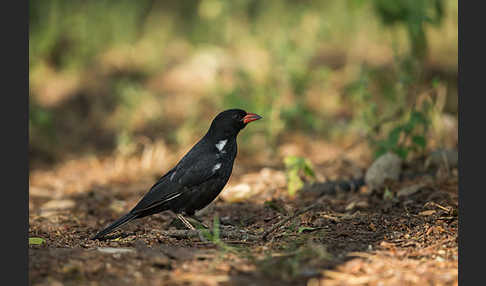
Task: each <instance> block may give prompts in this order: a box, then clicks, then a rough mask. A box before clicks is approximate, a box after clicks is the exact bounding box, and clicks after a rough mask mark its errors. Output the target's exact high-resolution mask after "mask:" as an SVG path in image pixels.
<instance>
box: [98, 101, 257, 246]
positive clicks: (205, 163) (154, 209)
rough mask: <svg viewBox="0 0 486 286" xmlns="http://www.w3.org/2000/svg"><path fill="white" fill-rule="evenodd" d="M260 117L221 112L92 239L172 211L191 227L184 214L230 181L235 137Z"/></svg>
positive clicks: (234, 151) (200, 206)
mask: <svg viewBox="0 0 486 286" xmlns="http://www.w3.org/2000/svg"><path fill="white" fill-rule="evenodd" d="M260 118H261V117H260V116H259V115H257V114H254V113H247V112H246V111H244V110H241V109H230V110H226V111H223V112H221V113H219V114H218V115H217V116H216V117H215V118H214V120H213V121H212V123H211V126H210V127H209V130H208V131H207V133H206V135H204V137H203V138H201V140H199V142H197V143H196V144H195V145H194V146H193V147H192V148H191V150H189V152H188V153H187V154H186V155H185V156H184V157H183V158H182V159H181V160H180V161H179V163H177V165H176V166H175V167H174V168H172V169H171V170H170V171H168V172H167V173H166V174H165V175H163V176H162V177H161V178H160V179H159V180H158V181H157V182H156V183H155V184H154V185H153V186H152V187H151V188H150V190H149V191H148V193H146V194H145V196H144V197H143V198H142V199H141V200H140V201H139V202H138V204H137V205H136V206H135V207H134V208H133V209H132V210H131V211H130V212H129V213H127V214H126V215H124V216H123V217H121V218H119V219H118V220H117V221H115V222H114V223H112V224H111V225H110V226H108V227H107V228H105V229H104V230H102V231H100V232H99V233H97V234H96V235H95V236H94V237H93V239H99V238H102V237H104V236H105V235H107V234H109V233H111V232H113V231H114V230H115V229H117V228H118V227H120V226H121V225H123V224H125V223H127V222H129V221H131V220H133V219H137V218H142V217H145V216H148V215H152V214H156V213H160V212H162V211H166V210H171V211H173V212H174V213H176V214H177V215H178V217H179V218H180V219H181V220H182V222H183V223H184V224H185V225H186V226H187V227H189V228H193V227H192V225H191V224H190V223H189V222H188V221H187V220H186V219H185V218H184V217H183V216H182V214H185V215H189V216H192V215H194V213H195V212H196V211H197V210H200V209H202V208H204V207H205V206H207V205H208V204H209V203H211V202H212V201H213V200H214V199H215V198H216V197H217V196H218V195H219V193H220V192H221V190H222V189H223V187H224V186H225V185H226V183H227V182H228V179H229V177H230V175H231V171H232V170H233V162H234V160H235V157H236V153H237V144H236V136H237V135H238V133H239V132H240V130H241V129H243V128H245V126H246V125H247V124H248V123H249V122H251V121H255V120H258V119H260Z"/></svg>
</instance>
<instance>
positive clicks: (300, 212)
mask: <svg viewBox="0 0 486 286" xmlns="http://www.w3.org/2000/svg"><path fill="white" fill-rule="evenodd" d="M322 200H323V197H321V198H319V199H318V200H317V201H316V202H315V203H313V204H311V205H310V206H308V207H305V208H303V209H301V210H298V211H296V212H295V213H294V214H293V215H291V216H287V217H286V218H284V219H283V220H281V221H279V222H278V223H276V224H275V225H273V227H272V228H270V229H269V230H267V231H265V232H264V233H263V234H262V239H263V240H266V238H267V236H268V235H269V234H271V233H272V232H274V231H275V230H276V229H277V228H279V227H280V226H282V225H283V224H285V223H286V222H288V221H290V220H292V219H294V218H296V217H298V216H300V215H301V214H303V213H306V212H308V211H310V210H312V209H313V208H315V207H316V206H318V205H320V204H321V203H322Z"/></svg>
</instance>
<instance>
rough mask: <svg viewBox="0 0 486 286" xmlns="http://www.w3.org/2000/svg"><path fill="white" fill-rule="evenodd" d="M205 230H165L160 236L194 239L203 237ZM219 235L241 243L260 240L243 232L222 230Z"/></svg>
mask: <svg viewBox="0 0 486 286" xmlns="http://www.w3.org/2000/svg"><path fill="white" fill-rule="evenodd" d="M202 232H203V230H189V229H188V230H184V229H176V230H164V231H160V234H161V235H163V236H170V237H175V238H179V239H184V238H193V237H201V236H202ZM219 235H220V236H221V237H222V238H227V239H231V240H239V241H255V240H258V239H259V238H260V237H259V236H256V235H253V234H249V233H247V232H245V231H242V230H223V229H221V230H220V233H219Z"/></svg>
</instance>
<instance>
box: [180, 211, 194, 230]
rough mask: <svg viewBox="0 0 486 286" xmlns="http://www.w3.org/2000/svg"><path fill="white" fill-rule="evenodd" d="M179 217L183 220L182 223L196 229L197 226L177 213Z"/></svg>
mask: <svg viewBox="0 0 486 286" xmlns="http://www.w3.org/2000/svg"><path fill="white" fill-rule="evenodd" d="M177 217H178V218H179V219H180V220H181V221H182V223H183V224H184V225H185V226H186V227H187V228H189V229H190V230H195V229H196V228H195V227H194V226H192V224H191V223H190V222H189V221H188V220H187V219H186V218H185V217H184V216H182V215H181V214H177Z"/></svg>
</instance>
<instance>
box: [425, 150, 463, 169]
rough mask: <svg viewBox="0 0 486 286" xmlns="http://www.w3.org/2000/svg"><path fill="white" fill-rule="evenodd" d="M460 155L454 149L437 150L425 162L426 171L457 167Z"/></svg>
mask: <svg viewBox="0 0 486 286" xmlns="http://www.w3.org/2000/svg"><path fill="white" fill-rule="evenodd" d="M458 159H459V153H458V152H457V150H454V149H437V150H435V151H433V152H431V153H430V155H429V156H428V157H427V159H426V160H425V169H428V168H429V167H440V166H448V167H449V168H455V167H457V162H458Z"/></svg>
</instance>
